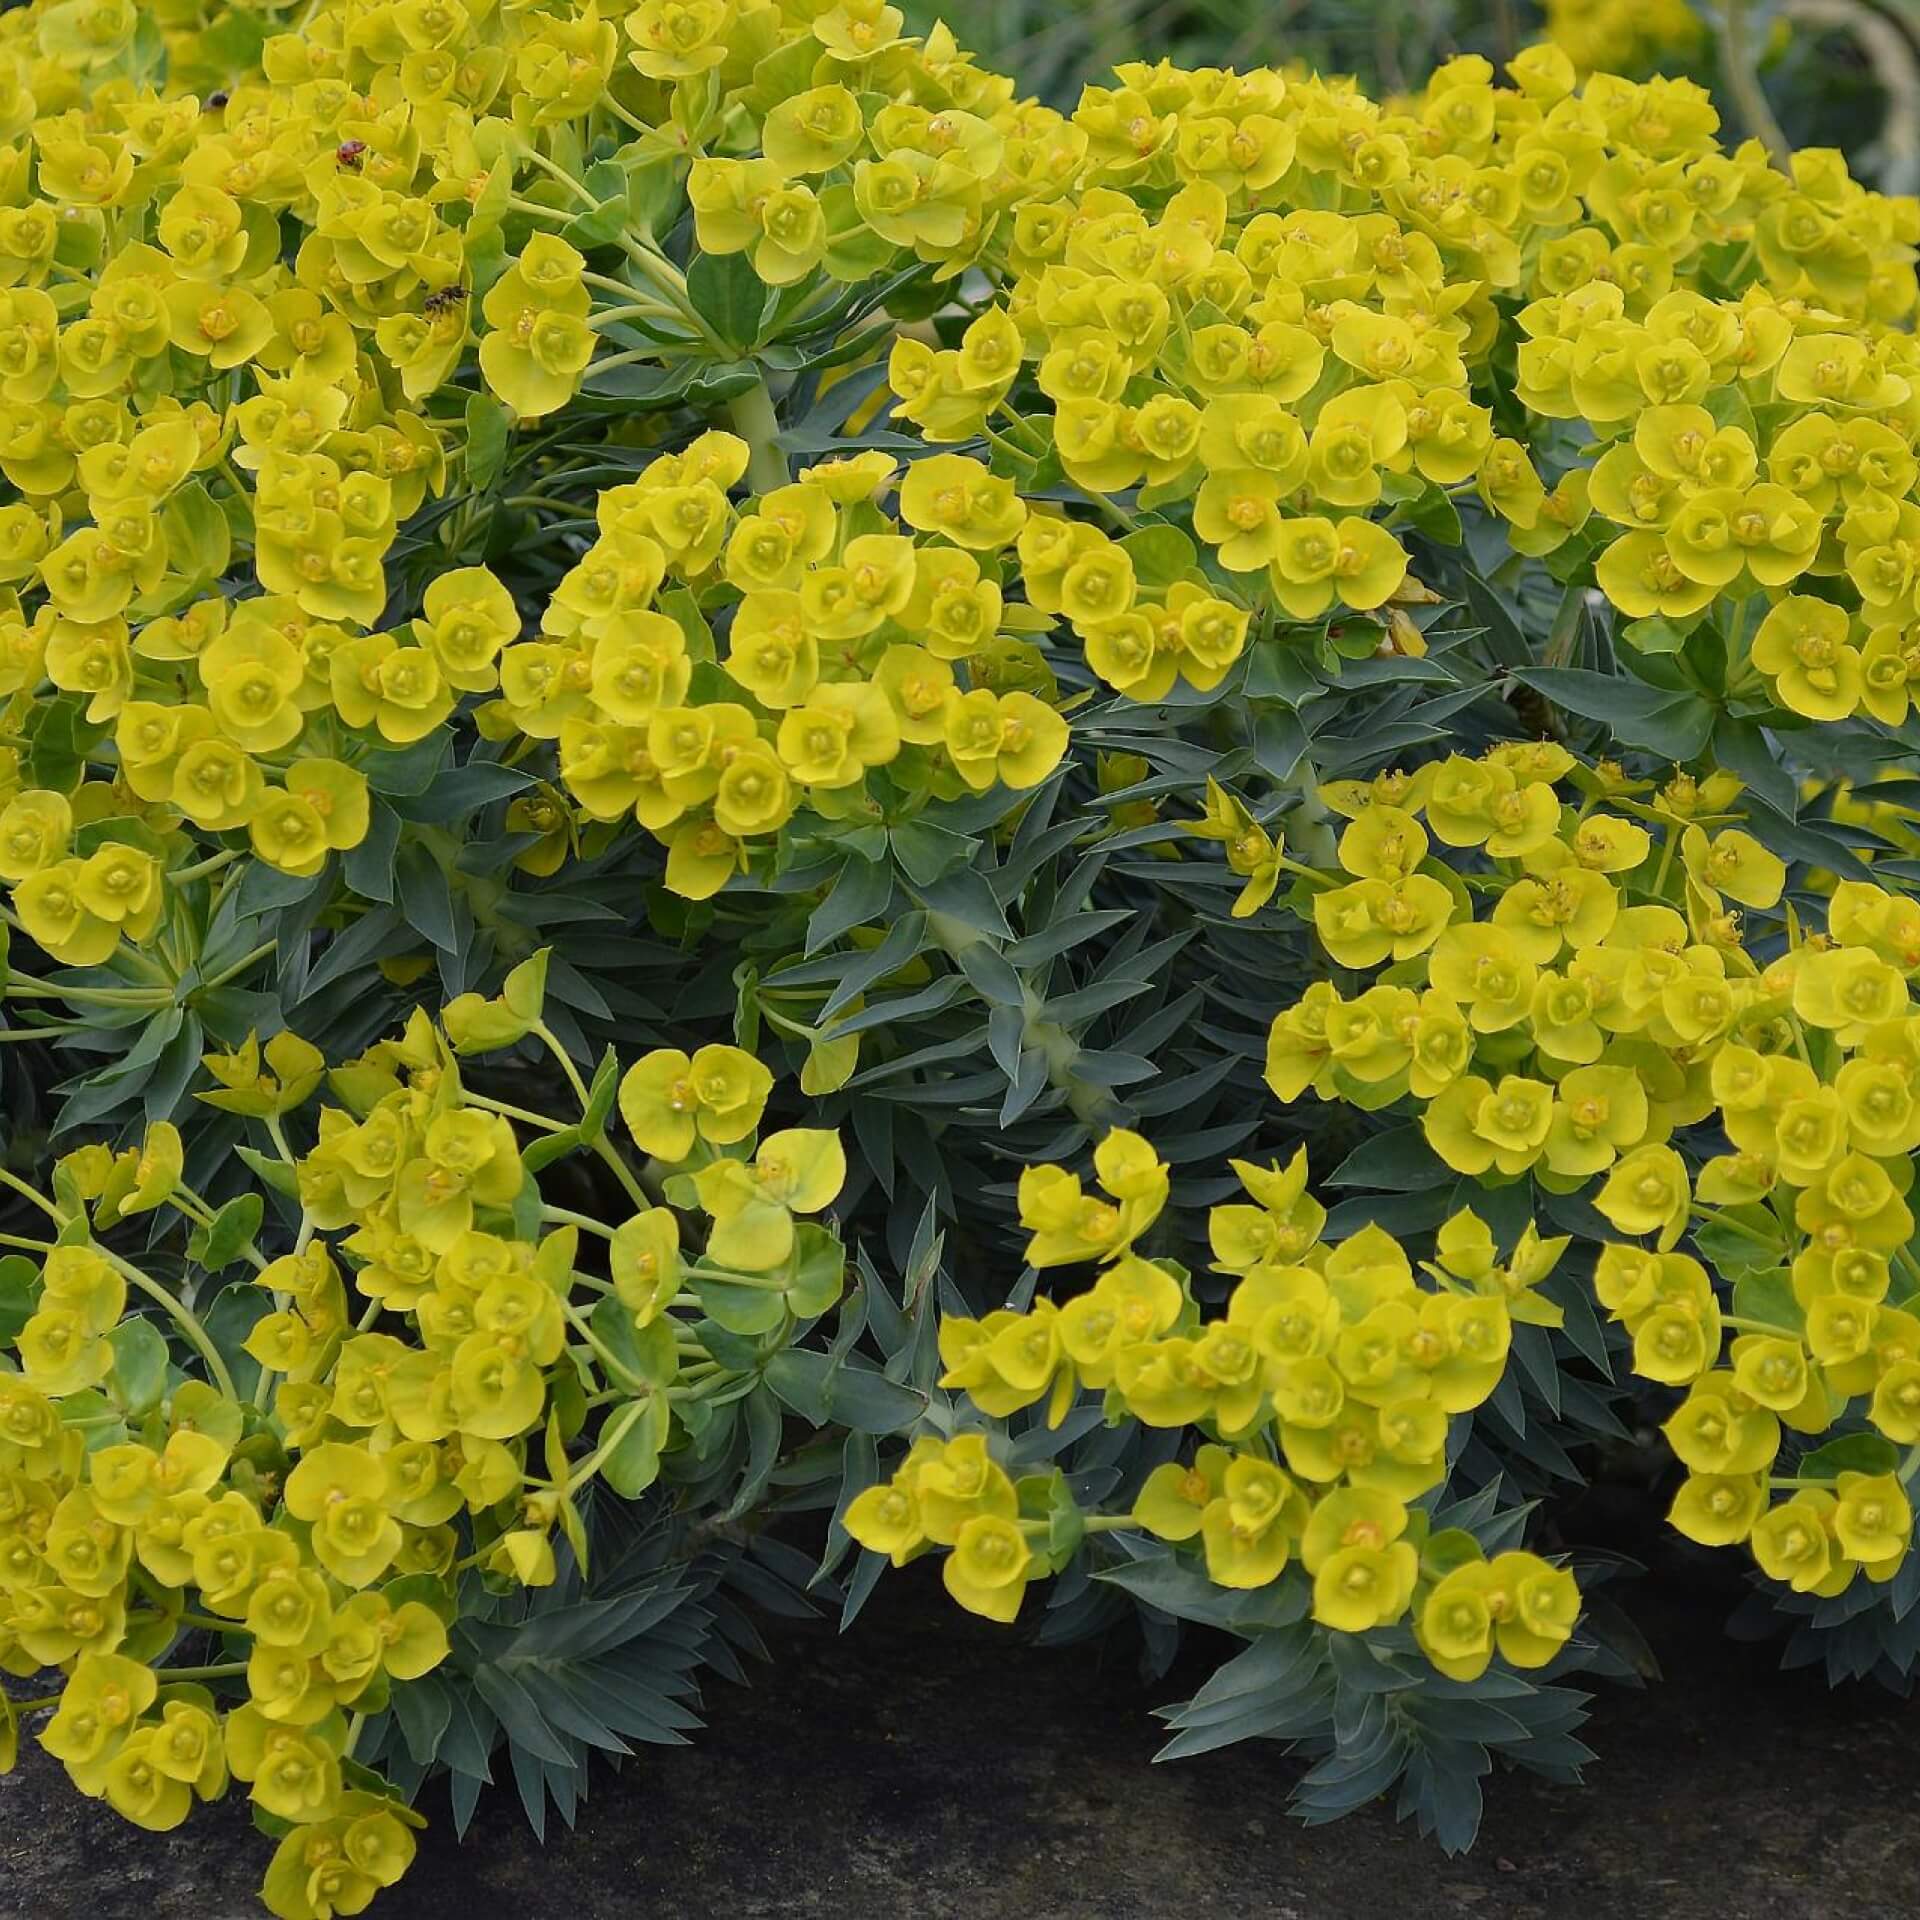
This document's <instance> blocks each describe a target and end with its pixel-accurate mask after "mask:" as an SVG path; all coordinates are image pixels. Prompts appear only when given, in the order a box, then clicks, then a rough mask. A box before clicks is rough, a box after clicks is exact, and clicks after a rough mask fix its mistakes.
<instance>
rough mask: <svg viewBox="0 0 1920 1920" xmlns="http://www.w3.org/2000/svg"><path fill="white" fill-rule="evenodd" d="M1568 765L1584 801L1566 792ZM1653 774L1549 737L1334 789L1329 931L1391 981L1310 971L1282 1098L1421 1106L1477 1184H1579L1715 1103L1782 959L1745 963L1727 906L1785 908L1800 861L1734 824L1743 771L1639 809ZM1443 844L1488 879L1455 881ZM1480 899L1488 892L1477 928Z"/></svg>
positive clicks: (1774, 1000)
mask: <svg viewBox="0 0 1920 1920" xmlns="http://www.w3.org/2000/svg"><path fill="white" fill-rule="evenodd" d="M1570 775H1577V777H1578V778H1579V780H1580V782H1581V784H1582V785H1583V786H1584V788H1585V790H1586V791H1585V795H1584V804H1582V805H1581V806H1579V807H1577V808H1576V807H1574V806H1570V805H1565V804H1563V803H1562V801H1561V799H1560V797H1559V794H1558V793H1557V791H1556V788H1555V782H1556V780H1558V779H1561V778H1564V777H1568V776H1570ZM1647 785H1648V783H1646V782H1639V783H1635V782H1631V781H1626V780H1624V779H1623V778H1621V777H1619V776H1618V775H1617V771H1616V770H1614V769H1611V768H1606V767H1603V768H1601V769H1600V770H1599V771H1598V772H1591V771H1589V770H1587V769H1584V768H1580V769H1576V768H1575V766H1574V763H1573V760H1572V756H1571V755H1570V754H1568V753H1567V752H1566V750H1565V749H1564V748H1561V747H1558V746H1555V745H1552V744H1548V743H1542V744H1539V745H1531V744H1525V745H1518V746H1503V747H1496V748H1494V749H1492V750H1491V751H1490V752H1489V753H1488V754H1486V755H1485V756H1483V757H1482V758H1480V759H1478V760H1471V759H1467V758H1466V757H1464V756H1461V755H1454V756H1451V757H1450V758H1448V759H1446V760H1443V761H1438V762H1433V763H1430V764H1429V765H1427V766H1424V767H1422V768H1420V769H1419V770H1418V771H1416V772H1415V773H1412V774H1401V773H1394V774H1387V775H1382V776H1380V777H1379V778H1377V779H1375V780H1374V781H1372V782H1369V783H1347V784H1345V785H1341V786H1336V787H1332V788H1325V789H1322V796H1323V798H1324V799H1325V800H1326V801H1327V803H1328V804H1329V805H1330V806H1331V807H1332V808H1333V809H1334V810H1335V811H1336V812H1339V813H1342V814H1345V815H1347V816H1348V824H1347V825H1346V827H1345V829H1344V831H1343V832H1342V833H1341V835H1340V839H1339V847H1338V855H1339V860H1340V864H1341V866H1342V867H1343V868H1344V869H1345V871H1346V873H1347V874H1348V875H1350V876H1352V877H1351V878H1348V879H1346V880H1344V881H1341V882H1338V883H1335V882H1333V881H1331V880H1330V879H1329V878H1328V877H1327V876H1324V875H1318V876H1314V879H1315V886H1314V890H1313V897H1312V905H1311V912H1312V915H1313V920H1314V924H1315V928H1316V931H1317V932H1318V934H1319V937H1320V940H1321V944H1322V945H1323V946H1324V947H1325V949H1326V951H1327V953H1328V955H1329V956H1330V957H1331V958H1332V959H1333V961H1334V962H1335V963H1336V964H1337V965H1339V966H1340V967H1343V968H1347V969H1352V970H1355V971H1360V972H1370V971H1373V970H1374V969H1378V968H1383V967H1384V968H1385V972H1384V974H1383V976H1382V978H1381V979H1380V980H1379V981H1378V982H1377V983H1376V984H1375V985H1373V986H1371V987H1368V988H1367V989H1366V990H1365V991H1363V992H1361V993H1358V994H1356V995H1354V996H1353V997H1351V998H1349V997H1346V996H1344V995H1343V994H1341V993H1340V992H1339V991H1337V990H1336V989H1335V987H1334V986H1333V985H1332V984H1331V983H1330V982H1327V981H1317V982H1315V983H1314V984H1313V985H1312V986H1311V987H1309V988H1308V990H1307V992H1306V993H1305V995H1304V996H1303V997H1302V998H1301V1000H1300V1001H1299V1002H1298V1003H1297V1004H1296V1005H1294V1006H1292V1007H1289V1008H1287V1009H1286V1010H1284V1011H1283V1012H1282V1013H1281V1014H1280V1015H1279V1016H1278V1017H1277V1018H1276V1019H1275V1021H1274V1023H1273V1026H1272V1029H1271V1031H1270V1034H1269V1038H1268V1048H1267V1069H1266V1075H1267V1083H1268V1085H1269V1086H1270V1087H1272V1088H1273V1090H1274V1092H1275V1093H1276V1094H1278V1095H1279V1097H1280V1098H1281V1099H1282V1100H1283V1101H1293V1100H1297V1099H1299V1098H1300V1097H1301V1095H1302V1094H1303V1093H1305V1092H1306V1091H1307V1090H1308V1088H1310V1087H1311V1088H1312V1089H1313V1090H1314V1091H1315V1092H1316V1093H1317V1094H1318V1095H1319V1096H1320V1097H1321V1098H1338V1099H1345V1100H1350V1101H1352V1102H1353V1103H1354V1104H1356V1105H1359V1106H1364V1107H1370V1108H1378V1107H1383V1106H1387V1105H1390V1104H1391V1103H1392V1102H1394V1101H1395V1100H1398V1099H1400V1098H1401V1097H1402V1096H1403V1095H1407V1094H1411V1095H1412V1097H1413V1098H1414V1099H1415V1100H1416V1101H1418V1102H1419V1103H1420V1104H1421V1125H1422V1128H1423V1130H1424V1132H1425V1134H1426V1138H1427V1142H1428V1144H1429V1145H1430V1146H1431V1147H1432V1148H1433V1150H1434V1152H1435V1153H1436V1154H1437V1155H1438V1156H1439V1157H1440V1158H1441V1159H1442V1160H1444V1161H1445V1162H1446V1163H1447V1165H1449V1166H1450V1167H1452V1168H1454V1169H1455V1170H1456V1171H1457V1172H1460V1173H1466V1174H1471V1175H1480V1174H1485V1173H1488V1172H1490V1171H1492V1172H1497V1173H1499V1174H1503V1175H1507V1176H1512V1175H1514V1174H1518V1173H1523V1172H1526V1171H1527V1170H1529V1169H1532V1170H1533V1171H1534V1174H1535V1177H1536V1178H1538V1179H1539V1180H1540V1181H1541V1183H1542V1184H1543V1185H1546V1186H1548V1187H1552V1188H1555V1189H1558V1190H1561V1191H1570V1190H1572V1189H1573V1188H1576V1187H1579V1186H1581V1185H1583V1184H1585V1182H1586V1181H1587V1180H1589V1179H1590V1178H1591V1177H1592V1176H1594V1175H1595V1174H1599V1173H1603V1172H1605V1171H1606V1170H1607V1169H1608V1168H1610V1167H1612V1166H1613V1165H1614V1164H1615V1162H1616V1160H1617V1159H1618V1158H1619V1157H1620V1156H1622V1155H1628V1156H1637V1157H1635V1158H1634V1159H1633V1164H1634V1165H1635V1166H1636V1167H1639V1166H1642V1165H1646V1164H1652V1163H1653V1161H1652V1158H1651V1156H1655V1155H1657V1154H1658V1152H1659V1151H1660V1150H1661V1143H1662V1142H1664V1141H1665V1140H1666V1139H1667V1137H1668V1135H1669V1134H1671V1133H1672V1132H1673V1131H1674V1130H1675V1128H1677V1127H1682V1126H1686V1125H1690V1124H1692V1123H1694V1122H1696V1121H1698V1120H1701V1119H1704V1118H1705V1117H1706V1116H1707V1115H1708V1114H1709V1113H1711V1112H1712V1111H1713V1108H1714V1105H1715V1096H1714V1093H1713V1090H1712V1086H1711V1084H1710V1074H1711V1070H1712V1063H1713V1060H1714V1058H1715V1057H1716V1055H1717V1054H1718V1053H1719V1051H1720V1050H1721V1049H1722V1048H1723V1047H1724V1046H1725V1045H1727V1044H1730V1043H1732V1042H1733V1041H1735V1040H1754V1041H1758V1042H1759V1043H1761V1044H1764V1045H1766V1046H1767V1047H1768V1048H1769V1049H1776V1048H1778V1047H1779V1046H1780V1045H1781V1044H1782V1039H1781V1031H1777V1030H1776V1027H1777V1022H1778V1020H1779V1017H1780V1016H1781V1014H1782V1013H1783V1012H1784V1011H1785V1008H1784V1006H1783V1002H1782V996H1781V989H1780V986H1779V984H1778V974H1779V969H1777V968H1776V969H1770V970H1768V971H1766V972H1765V973H1763V972H1762V970H1761V969H1760V968H1758V967H1757V966H1756V965H1755V963H1754V962H1753V961H1752V960H1751V959H1750V958H1749V957H1748V956H1747V954H1746V951H1745V949H1744V948H1743V947H1742V946H1741V945H1740V934H1739V918H1738V912H1737V908H1736V907H1730V906H1729V902H1734V903H1737V904H1738V906H1745V907H1753V908H1770V907H1772V906H1773V905H1775V904H1776V903H1777V902H1778V900H1779V898H1780V894H1781V889H1782V886H1783V884H1784V880H1785V869H1784V867H1783V866H1782V864H1781V862H1780V861H1779V859H1778V858H1777V857H1776V856H1774V855H1773V854H1771V853H1769V852H1768V851H1767V850H1766V849H1765V848H1764V847H1763V846H1761V845H1760V843H1759V842H1758V841H1757V840H1755V839H1754V838H1753V837H1752V836H1751V835H1749V834H1747V833H1745V832H1743V831H1741V830H1740V829H1738V828H1736V827H1732V826H1728V825H1724V824H1722V823H1723V822H1724V821H1725V820H1726V819H1727V818H1728V817H1729V816H1728V815H1727V814H1726V813H1725V812H1724V809H1725V808H1726V807H1727V806H1728V804H1729V803H1730V802H1731V801H1732V800H1733V799H1734V798H1735V797H1736V796H1737V794H1738V792H1739V783H1738V782H1737V781H1734V780H1732V779H1731V778H1730V777H1729V776H1725V775H1715V776H1713V777H1712V778H1711V779H1710V780H1708V781H1707V782H1706V783H1704V784H1703V785H1702V784H1697V783H1695V782H1694V781H1693V780H1692V779H1691V778H1690V777H1687V776H1679V777H1678V778H1676V780H1675V781H1674V782H1672V783H1671V784H1670V785H1669V786H1668V787H1667V788H1666V789H1664V790H1663V791H1662V792H1660V793H1659V794H1657V795H1655V796H1654V798H1653V800H1652V803H1651V804H1647V803H1644V802H1642V801H1640V800H1637V799H1635V798H1634V797H1633V794H1634V790H1635V788H1636V787H1638V788H1639V789H1641V790H1644V789H1645V787H1646V786H1647ZM1603 798H1612V799H1613V800H1614V801H1616V802H1617V804H1618V805H1619V808H1620V811H1618V812H1615V811H1612V810H1609V809H1608V808H1607V807H1605V806H1603V805H1602V804H1600V803H1601V802H1602V800H1603ZM1656 832H1657V833H1658V834H1659V836H1660V843H1659V846H1658V849H1657V851H1656V848H1655V840H1654V835H1655V833H1656ZM1435 841H1438V842H1439V844H1440V846H1441V847H1443V848H1446V849H1449V850H1459V851H1460V852H1462V853H1469V854H1477V855H1480V856H1484V862H1485V866H1486V868H1487V869H1488V870H1483V871H1472V872H1462V871H1460V870H1458V869H1456V868H1455V867H1454V866H1452V865H1450V864H1448V863H1447V862H1446V861H1444V860H1442V859H1440V858H1439V857H1437V856H1436V855H1435V853H1434V852H1433V846H1434V842H1435ZM1478 864H1479V863H1478V862H1476V865H1478ZM1629 888H1631V889H1632V893H1631V895H1630V894H1629ZM1668 890H1671V891H1673V892H1674V893H1675V894H1676V895H1677V896H1678V897H1679V900H1680V905H1678V906H1675V905H1669V904H1666V901H1665V899H1664V898H1663V897H1662V896H1663V895H1664V894H1665V893H1666V892H1667V891H1668ZM1476 893H1477V894H1480V895H1482V896H1491V897H1492V906H1491V911H1490V912H1488V913H1487V914H1486V915H1485V917H1483V918H1477V919H1476V918H1475V917H1474V908H1475V898H1474V896H1475V894H1476ZM1660 1164H1665V1162H1664V1161H1662V1162H1660ZM1676 1231H1677V1229H1676Z"/></svg>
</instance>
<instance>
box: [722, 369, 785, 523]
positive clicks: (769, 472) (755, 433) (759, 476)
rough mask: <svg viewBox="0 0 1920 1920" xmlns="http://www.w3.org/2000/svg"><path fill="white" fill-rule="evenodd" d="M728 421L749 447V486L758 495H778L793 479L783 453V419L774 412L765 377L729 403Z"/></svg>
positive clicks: (771, 396) (760, 377)
mask: <svg viewBox="0 0 1920 1920" xmlns="http://www.w3.org/2000/svg"><path fill="white" fill-rule="evenodd" d="M727 418H728V419H729V420H731V421H732V422H733V429H734V431H735V432H736V433H737V434H739V436H740V438H741V439H742V440H744V441H745V442H746V443H747V448H748V454H747V484H748V485H749V486H751V487H752V489H753V490H754V492H755V493H757V494H768V493H773V492H776V491H777V490H778V489H779V488H781V487H784V486H785V485H786V484H787V481H788V479H789V478H790V477H791V476H790V475H789V474H788V472H787V456H786V455H785V454H784V453H783V452H782V451H781V450H780V441H779V433H780V418H779V415H778V414H776V413H775V412H774V410H773V395H772V394H771V393H769V392H768V391H767V377H766V375H765V374H764V373H763V374H761V375H760V376H759V378H758V379H756V380H755V381H754V383H753V385H752V386H750V387H748V388H747V389H746V390H745V391H744V392H742V393H736V394H735V395H734V396H733V398H732V399H731V400H729V401H728V402H727Z"/></svg>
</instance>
